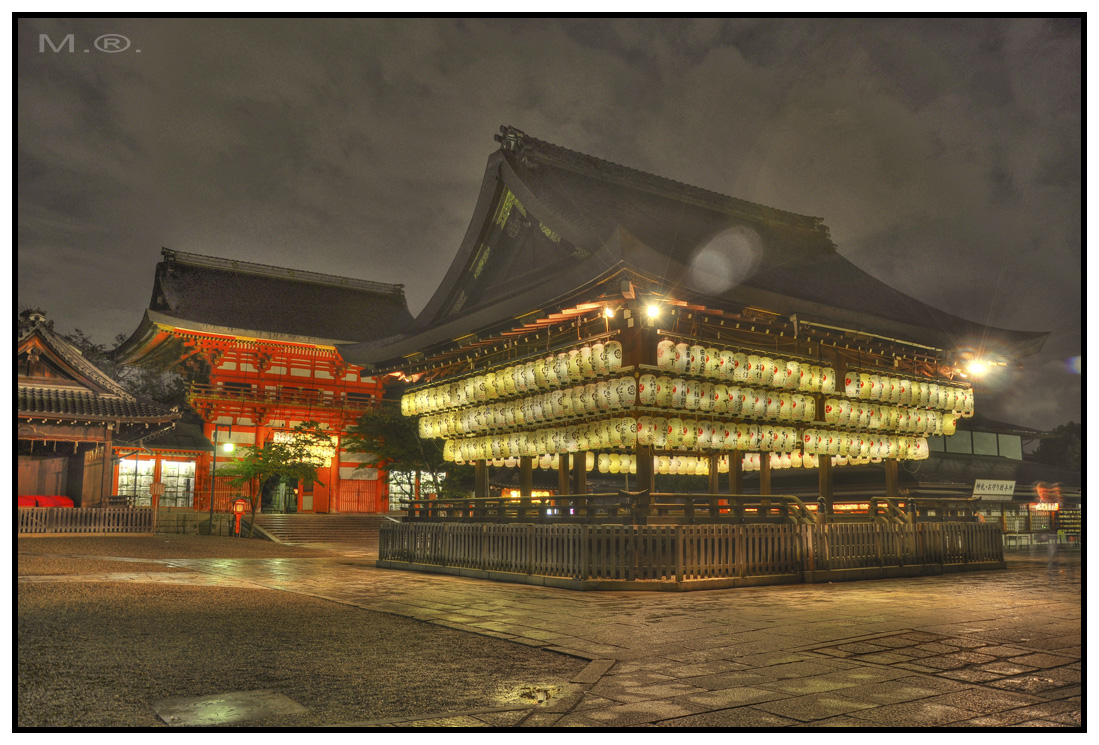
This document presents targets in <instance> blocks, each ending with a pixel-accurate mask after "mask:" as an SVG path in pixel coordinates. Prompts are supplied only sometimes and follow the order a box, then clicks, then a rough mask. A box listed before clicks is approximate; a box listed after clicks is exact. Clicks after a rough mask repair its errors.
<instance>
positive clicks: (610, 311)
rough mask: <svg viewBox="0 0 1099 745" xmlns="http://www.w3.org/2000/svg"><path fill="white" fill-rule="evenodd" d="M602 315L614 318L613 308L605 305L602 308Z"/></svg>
mask: <svg viewBox="0 0 1099 745" xmlns="http://www.w3.org/2000/svg"><path fill="white" fill-rule="evenodd" d="M603 315H604V316H606V317H607V318H614V308H612V307H610V306H607V307H606V308H604V309H603Z"/></svg>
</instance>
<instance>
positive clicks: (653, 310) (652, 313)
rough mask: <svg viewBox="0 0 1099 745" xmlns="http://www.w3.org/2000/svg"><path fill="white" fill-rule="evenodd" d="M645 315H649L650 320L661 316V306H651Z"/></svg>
mask: <svg viewBox="0 0 1099 745" xmlns="http://www.w3.org/2000/svg"><path fill="white" fill-rule="evenodd" d="M645 313H646V314H648V316H649V318H656V317H657V316H658V315H660V306H659V305H650V306H649V307H647V308H646V309H645Z"/></svg>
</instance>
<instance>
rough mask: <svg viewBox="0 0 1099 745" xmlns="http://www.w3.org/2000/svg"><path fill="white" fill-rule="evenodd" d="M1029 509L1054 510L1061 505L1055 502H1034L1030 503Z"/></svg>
mask: <svg viewBox="0 0 1099 745" xmlns="http://www.w3.org/2000/svg"><path fill="white" fill-rule="evenodd" d="M1030 509H1032V510H1034V511H1035V512H1056V511H1057V510H1059V509H1061V505H1059V504H1057V503H1056V502H1034V503H1032V504H1031V505H1030Z"/></svg>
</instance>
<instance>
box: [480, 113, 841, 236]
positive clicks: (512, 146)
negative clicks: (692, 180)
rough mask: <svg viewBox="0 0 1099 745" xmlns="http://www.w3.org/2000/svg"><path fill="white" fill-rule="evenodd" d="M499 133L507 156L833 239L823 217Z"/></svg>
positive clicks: (511, 130) (509, 130)
mask: <svg viewBox="0 0 1099 745" xmlns="http://www.w3.org/2000/svg"><path fill="white" fill-rule="evenodd" d="M500 132H501V134H499V135H495V136H494V139H495V140H496V141H497V142H499V143H500V149H501V150H503V151H505V152H514V153H517V154H521V155H522V154H526V152H528V149H529V150H530V151H531V152H533V153H534V154H536V155H541V156H542V157H543V158H545V159H547V160H548V159H550V158H552V159H553V160H555V161H557V163H558V164H559V165H562V166H564V167H566V168H572V169H574V170H586V171H591V170H596V171H598V172H600V174H601V175H603V176H609V177H610V178H612V179H615V180H618V181H620V182H627V183H629V184H630V185H631V186H634V187H640V188H643V189H648V190H660V191H661V192H664V193H667V192H669V191H671V192H673V194H674V196H677V197H680V198H684V197H685V198H688V199H694V200H696V201H698V202H700V203H702V205H703V206H706V207H711V208H717V209H721V210H723V211H724V210H728V209H729V208H730V207H732V208H734V209H735V210H736V211H739V212H749V213H754V216H756V217H760V218H763V219H771V220H775V219H780V220H782V221H783V222H787V223H791V224H795V225H797V226H798V227H802V228H806V229H809V230H816V231H819V232H821V233H823V234H825V235H830V231H829V229H828V226H827V225H825V224H824V218H823V217H813V216H811V215H801V214H798V213H796V212H791V211H789V210H783V209H779V208H778V207H768V206H767V205H764V204H759V203H758V202H750V201H748V200H746V199H741V198H739V197H731V196H729V195H728V194H722V193H721V192H717V191H713V190H711V189H704V188H702V187H700V186H694V185H692V184H688V183H686V182H683V181H677V180H675V179H671V178H668V177H666V176H660V175H658V174H655V173H650V172H648V171H642V170H639V169H637V168H631V167H630V166H625V165H622V164H621V163H615V162H614V161H610V160H605V159H603V158H598V157H596V156H594V155H588V154H587V153H582V152H580V151H578V150H571V149H569V148H567V147H563V146H561V145H555V144H554V143H552V142H547V141H545V140H540V139H538V138H536V137H531V136H530V135H528V134H526V133H525V132H522V131H521V130H518V129H516V128H515V127H511V126H505V125H501V127H500ZM738 208H739V209H738Z"/></svg>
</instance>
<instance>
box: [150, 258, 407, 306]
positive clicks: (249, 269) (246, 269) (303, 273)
mask: <svg viewBox="0 0 1099 745" xmlns="http://www.w3.org/2000/svg"><path fill="white" fill-rule="evenodd" d="M160 253H161V255H163V256H164V260H165V261H171V262H177V263H180V264H189V265H191V266H198V267H207V268H210V269H228V270H231V271H236V272H243V273H247V274H256V275H259V276H263V277H279V278H283V279H295V280H299V281H304V282H311V283H313V284H320V285H334V286H337V287H350V288H354V289H359V290H367V291H370V292H378V293H389V294H391V295H399V296H402V297H403V296H404V285H403V284H389V283H387V282H375V281H373V280H369V279H356V278H355V277H340V276H338V275H335V274H322V273H320V272H311V271H308V270H304V269H291V268H289V267H282V266H273V265H271V264H257V263H255V262H251V261H240V260H238V259H223V258H221V257H218V256H206V255H203V254H195V253H187V252H186V251H175V250H173V249H170V248H161V249H160Z"/></svg>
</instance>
